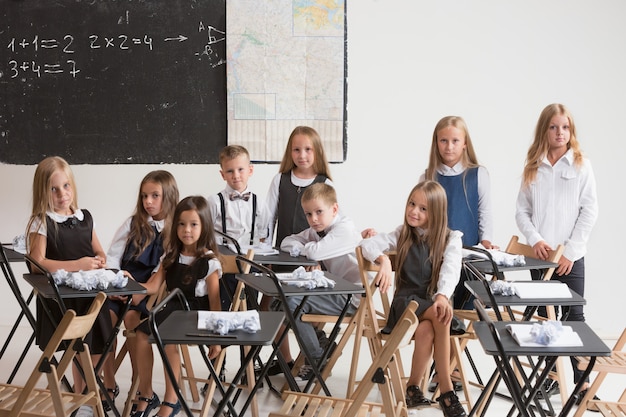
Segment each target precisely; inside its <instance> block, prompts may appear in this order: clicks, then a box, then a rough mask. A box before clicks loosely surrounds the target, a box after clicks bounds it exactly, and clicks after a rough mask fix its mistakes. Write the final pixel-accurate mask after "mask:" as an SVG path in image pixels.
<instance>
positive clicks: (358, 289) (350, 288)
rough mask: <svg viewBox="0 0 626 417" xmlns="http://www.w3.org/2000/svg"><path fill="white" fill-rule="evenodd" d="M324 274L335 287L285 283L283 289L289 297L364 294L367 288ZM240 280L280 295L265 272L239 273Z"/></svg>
mask: <svg viewBox="0 0 626 417" xmlns="http://www.w3.org/2000/svg"><path fill="white" fill-rule="evenodd" d="M324 275H325V276H326V277H327V278H330V279H332V280H334V281H335V287H334V288H314V289H310V290H309V289H306V288H299V287H296V286H294V285H283V286H282V289H283V292H284V293H285V296H287V297H293V296H304V295H307V296H308V295H335V294H363V293H364V292H365V290H364V289H363V287H362V286H360V285H357V284H353V283H352V282H350V281H347V280H345V279H343V278H339V277H337V276H334V275H332V274H330V273H328V272H325V273H324ZM235 277H236V278H237V279H238V280H240V281H243V282H244V284H246V285H247V286H249V287H251V288H254V289H255V290H257V291H259V292H260V293H263V294H265V295H269V296H271V297H278V296H279V293H278V290H277V289H276V285H275V284H274V281H273V280H272V278H270V277H269V276H267V275H263V274H237V275H236V276H235Z"/></svg>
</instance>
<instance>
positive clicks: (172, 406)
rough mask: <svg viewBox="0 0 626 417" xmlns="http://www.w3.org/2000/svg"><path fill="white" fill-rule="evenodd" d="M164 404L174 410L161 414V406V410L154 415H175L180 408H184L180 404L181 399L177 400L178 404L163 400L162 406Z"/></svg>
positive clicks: (171, 416) (160, 416)
mask: <svg viewBox="0 0 626 417" xmlns="http://www.w3.org/2000/svg"><path fill="white" fill-rule="evenodd" d="M162 406H166V407H169V408H171V409H172V411H171V412H170V413H169V414H168V415H166V416H162V415H161V414H159V413H160V412H161V409H160V408H159V412H158V413H157V414H155V416H154V417H174V416H175V415H176V414H178V413H179V412H180V409H181V408H182V406H181V405H180V401H176V404H174V403H168V402H167V401H161V408H162Z"/></svg>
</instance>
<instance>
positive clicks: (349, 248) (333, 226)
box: [270, 183, 361, 381]
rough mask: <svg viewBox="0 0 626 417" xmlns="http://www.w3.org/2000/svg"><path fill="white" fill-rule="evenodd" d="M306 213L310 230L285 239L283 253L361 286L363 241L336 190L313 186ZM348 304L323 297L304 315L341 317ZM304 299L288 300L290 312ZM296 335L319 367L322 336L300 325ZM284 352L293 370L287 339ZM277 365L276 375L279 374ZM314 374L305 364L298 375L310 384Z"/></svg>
mask: <svg viewBox="0 0 626 417" xmlns="http://www.w3.org/2000/svg"><path fill="white" fill-rule="evenodd" d="M301 204H302V209H303V213H304V215H305V216H306V219H307V221H308V224H309V228H308V229H305V230H303V231H302V232H300V233H298V234H294V235H291V236H287V237H286V238H285V239H283V241H282V244H281V245H280V249H281V250H282V251H285V252H293V251H297V252H299V254H300V255H304V256H306V257H307V258H309V259H312V260H314V261H318V262H319V263H320V265H321V266H323V267H324V268H325V269H326V270H327V271H328V272H330V273H332V274H334V275H337V276H338V277H341V278H344V279H346V280H347V281H350V282H353V283H354V284H355V285H361V276H360V273H359V267H358V264H357V260H356V254H355V251H354V250H355V248H356V247H357V245H358V244H359V242H360V241H361V234H360V233H359V231H358V230H357V229H356V227H355V225H354V223H353V222H352V220H350V219H349V218H348V217H346V216H344V215H343V214H341V213H340V212H339V205H338V203H337V194H336V192H335V189H334V188H333V187H332V186H330V185H328V184H323V183H317V184H313V185H311V186H309V187H307V189H306V190H304V192H303V193H302V202H301ZM347 300H348V296H347V295H341V294H340V295H320V296H315V297H309V298H308V299H307V301H306V303H305V304H304V306H303V307H302V313H303V314H325V315H339V314H340V313H341V311H342V310H343V308H344V306H345V305H346V302H347ZM301 301H302V297H295V296H294V297H287V302H288V306H287V307H288V308H289V309H290V310H291V311H295V309H296V308H297V307H298V305H299V304H300V302H301ZM357 304H358V298H353V304H352V305H351V306H350V307H349V309H348V311H347V314H348V315H353V314H354V312H355V311H356V307H357ZM294 331H297V332H299V334H300V336H301V338H302V341H303V342H304V343H305V344H306V346H307V347H308V349H309V351H310V353H311V356H312V357H313V359H314V360H316V361H317V362H318V363H316V365H319V359H320V358H321V356H322V353H323V348H322V346H320V343H319V340H318V335H317V334H316V331H315V328H314V327H313V325H312V324H311V323H305V322H302V321H300V320H297V321H296V328H295V329H294ZM281 352H282V354H283V356H284V357H285V360H286V361H287V362H288V363H289V365H290V366H293V359H292V357H291V352H290V349H289V342H288V340H287V339H285V341H284V342H283V344H282V345H281ZM276 368H278V369H279V368H280V366H279V365H278V364H277V363H275V364H273V368H270V371H272V370H273V372H272V374H276V373H278V370H277V369H276ZM313 375H314V373H313V371H312V369H311V366H310V364H305V365H303V367H302V368H301V369H300V371H299V372H298V377H299V378H300V379H301V380H307V381H308V380H309V379H311V378H312V377H313Z"/></svg>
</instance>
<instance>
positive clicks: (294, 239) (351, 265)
mask: <svg viewBox="0 0 626 417" xmlns="http://www.w3.org/2000/svg"><path fill="white" fill-rule="evenodd" d="M325 232H326V235H325V236H324V237H323V238H322V237H320V236H319V235H318V234H317V232H316V231H315V230H313V229H312V228H311V227H309V228H307V229H304V230H303V231H302V232H300V233H298V234H295V235H291V236H287V237H286V238H285V239H283V241H282V243H281V244H280V250H282V251H284V252H291V250H292V249H294V248H298V249H300V255H303V256H306V257H307V258H308V259H311V260H313V261H323V262H324V266H325V267H326V269H327V270H328V272H330V273H332V274H334V275H337V276H339V277H341V278H343V279H345V280H347V281H350V282H352V283H354V284H359V285H360V284H361V276H360V273H359V267H358V264H357V260H356V253H355V249H356V247H357V245H358V244H359V242H360V241H361V233H360V232H359V231H358V230H357V229H356V226H355V225H354V222H353V221H352V220H351V219H350V218H348V217H346V216H344V215H343V214H341V212H339V213H337V216H335V218H334V219H333V222H332V223H331V224H330V226H328V227H327V228H326V230H325Z"/></svg>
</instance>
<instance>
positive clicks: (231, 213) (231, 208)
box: [207, 185, 267, 247]
mask: <svg viewBox="0 0 626 417" xmlns="http://www.w3.org/2000/svg"><path fill="white" fill-rule="evenodd" d="M249 191H250V190H249V189H248V188H246V189H245V190H244V192H243V193H246V192H249ZM231 193H237V192H236V191H235V190H233V189H232V188H231V187H229V186H228V185H227V186H226V188H225V189H224V190H222V195H223V196H224V209H225V213H224V214H225V215H226V234H228V235H229V236H230V237H232V238H233V239H235V240H237V242H239V245H240V246H242V247H244V246H245V247H247V246H250V236H251V230H252V195H251V196H250V198H249V199H248V201H245V200H242V199H236V200H230V197H229V196H230V194H231ZM243 193H238V194H243ZM207 201H208V202H209V210H210V211H211V218H212V219H213V226H214V228H215V230H217V231H220V232H222V231H223V229H222V209H221V204H220V198H219V196H218V195H217V194H213V195H211V196H209V198H207ZM264 210H265V206H264V205H263V203H262V202H261V200H260V199H259V197H258V196H257V203H256V220H255V222H254V223H255V226H254V228H255V229H256V230H255V232H254V242H253V243H254V244H255V245H256V244H258V243H259V239H262V238H265V237H267V231H266V230H267V229H263V227H265V226H264V225H266V224H267V221H265V220H264V215H263V213H264ZM216 239H217V242H218V244H221V243H222V238H221V236H217V237H216Z"/></svg>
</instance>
